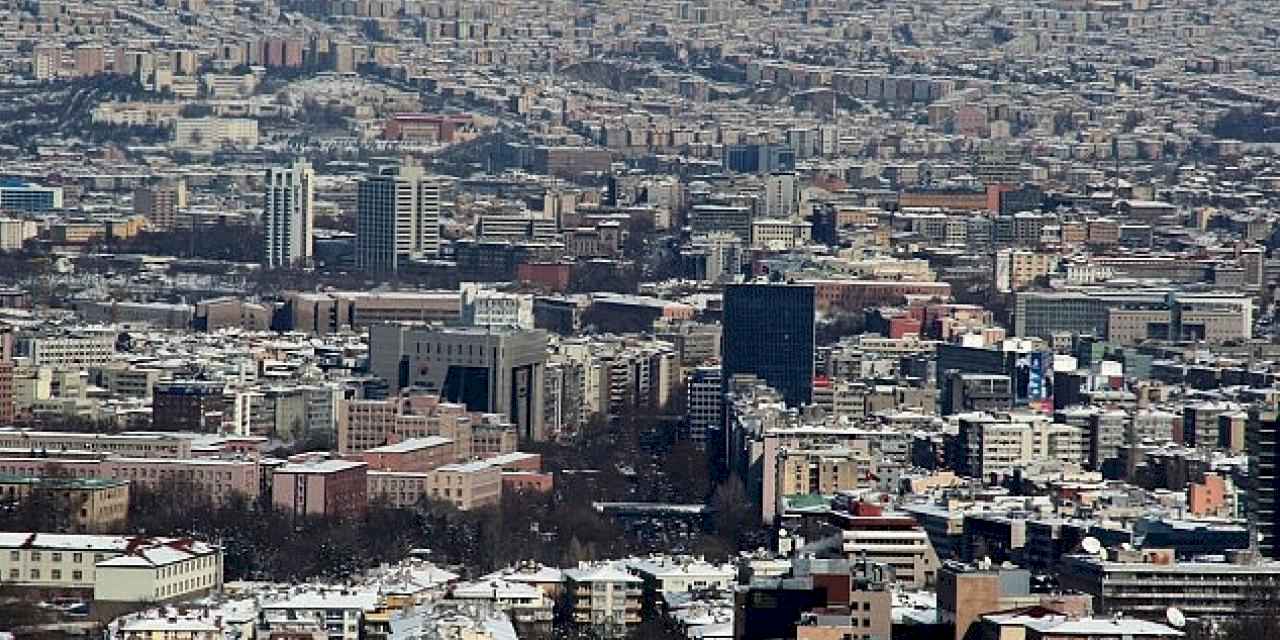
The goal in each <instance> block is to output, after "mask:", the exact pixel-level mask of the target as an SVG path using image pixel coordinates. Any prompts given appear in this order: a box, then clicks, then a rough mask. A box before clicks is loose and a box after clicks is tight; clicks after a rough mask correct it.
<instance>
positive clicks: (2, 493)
mask: <svg viewBox="0 0 1280 640" xmlns="http://www.w3.org/2000/svg"><path fill="white" fill-rule="evenodd" d="M0 464H3V463H2V462H0ZM30 496H43V497H44V498H46V499H48V500H51V501H53V502H54V503H55V504H57V505H58V507H57V508H58V509H62V510H65V511H66V513H67V514H68V515H69V520H68V521H67V522H65V523H59V529H60V531H62V532H64V533H105V532H111V531H116V530H118V529H119V528H121V527H123V526H124V524H125V519H126V518H127V517H128V516H129V483H127V482H124V481H121V480H108V479H97V478H50V477H37V476H26V475H20V476H12V475H0V501H12V500H22V499H26V498H28V497H30Z"/></svg>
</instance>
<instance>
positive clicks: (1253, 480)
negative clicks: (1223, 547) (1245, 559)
mask: <svg viewBox="0 0 1280 640" xmlns="http://www.w3.org/2000/svg"><path fill="white" fill-rule="evenodd" d="M1277 447H1280V413H1277V412H1275V411H1267V410H1262V409H1253V410H1251V411H1250V412H1249V426H1248V429H1247V431H1246V436H1245V449H1246V452H1247V453H1248V454H1249V505H1248V506H1249V508H1248V513H1249V524H1250V525H1251V526H1252V527H1253V528H1254V529H1255V530H1256V531H1257V536H1258V552H1259V553H1261V554H1262V555H1264V556H1266V557H1268V558H1271V559H1273V560H1274V559H1276V557H1277V549H1276V535H1277V533H1280V504H1278V502H1280V473H1277V470H1276V457H1277V456H1276V453H1277V451H1276V449H1277Z"/></svg>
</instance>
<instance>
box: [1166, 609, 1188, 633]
mask: <svg viewBox="0 0 1280 640" xmlns="http://www.w3.org/2000/svg"><path fill="white" fill-rule="evenodd" d="M1164 617H1165V619H1166V620H1168V621H1169V624H1170V625H1171V626H1173V627H1174V628H1176V629H1181V628H1182V627H1185V626H1186V625H1187V617H1186V616H1184V615H1182V612H1181V611H1179V610H1178V608H1177V607H1169V608H1168V609H1165V610H1164Z"/></svg>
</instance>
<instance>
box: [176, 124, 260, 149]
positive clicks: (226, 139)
mask: <svg viewBox="0 0 1280 640" xmlns="http://www.w3.org/2000/svg"><path fill="white" fill-rule="evenodd" d="M173 144H174V146H176V147H179V148H188V149H198V150H214V149H218V148H221V147H224V146H231V147H254V146H257V144H258V121H257V120H254V119H252V118H179V119H178V121H177V122H176V123H174V127H173Z"/></svg>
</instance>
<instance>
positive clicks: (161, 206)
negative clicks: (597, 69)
mask: <svg viewBox="0 0 1280 640" xmlns="http://www.w3.org/2000/svg"><path fill="white" fill-rule="evenodd" d="M186 206H187V186H186V184H185V183H184V182H182V181H181V180H175V181H172V182H169V183H167V184H159V185H154V186H150V187H143V188H140V189H137V190H135V191H134V192H133V212H134V213H136V214H139V215H141V216H145V217H146V219H147V221H148V222H149V223H151V226H153V227H156V228H158V229H172V228H173V227H174V225H175V224H176V223H177V221H178V210H179V209H182V208H185V207H186Z"/></svg>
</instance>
